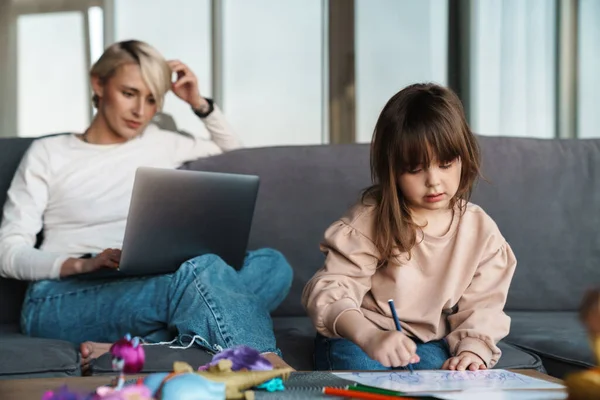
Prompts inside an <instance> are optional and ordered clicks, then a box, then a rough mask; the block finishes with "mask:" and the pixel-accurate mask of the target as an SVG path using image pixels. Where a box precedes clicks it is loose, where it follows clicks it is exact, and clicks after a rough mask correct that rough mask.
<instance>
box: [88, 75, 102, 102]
mask: <svg viewBox="0 0 600 400" xmlns="http://www.w3.org/2000/svg"><path fill="white" fill-rule="evenodd" d="M91 81H92V90H93V91H94V94H95V95H96V96H98V97H100V98H102V96H104V82H103V81H102V79H100V77H99V76H98V75H92V77H91Z"/></svg>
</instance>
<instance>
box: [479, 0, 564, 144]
mask: <svg viewBox="0 0 600 400" xmlns="http://www.w3.org/2000/svg"><path fill="white" fill-rule="evenodd" d="M555 9H556V0H526V1H524V0H477V1H474V2H473V9H472V15H471V18H472V19H471V21H472V25H471V28H472V31H471V48H472V55H471V74H472V75H471V117H470V122H471V127H472V129H473V130H474V131H475V132H476V133H480V134H484V135H494V136H498V135H500V136H531V137H540V138H551V137H554V136H555V112H554V102H555V95H554V93H555V70H556V68H555V59H556V57H555V53H556V52H555V43H556V40H555V32H556V28H555V26H556V23H555V21H556V17H555V16H556V11H555Z"/></svg>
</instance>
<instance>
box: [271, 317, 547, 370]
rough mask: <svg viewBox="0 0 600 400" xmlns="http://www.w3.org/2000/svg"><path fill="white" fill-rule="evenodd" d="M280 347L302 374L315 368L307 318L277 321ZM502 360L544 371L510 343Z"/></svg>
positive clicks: (503, 344) (507, 365) (506, 365)
mask: <svg viewBox="0 0 600 400" xmlns="http://www.w3.org/2000/svg"><path fill="white" fill-rule="evenodd" d="M273 327H274V330H275V336H276V337H277V346H279V348H280V349H281V351H282V352H283V359H284V360H285V361H286V362H287V363H288V364H290V365H291V366H292V367H294V368H295V369H297V370H300V371H311V370H312V369H313V352H314V339H315V334H316V332H315V329H314V328H313V326H312V323H311V322H310V319H309V318H307V317H278V318H275V319H273ZM499 347H500V349H501V350H502V357H500V361H499V362H498V364H497V365H496V368H502V369H506V368H523V369H536V370H538V371H541V372H543V371H544V369H543V366H542V362H541V360H540V358H539V357H538V356H537V355H535V354H532V353H531V352H528V351H524V350H522V349H520V348H518V347H516V346H513V345H511V344H509V343H506V342H500V344H499Z"/></svg>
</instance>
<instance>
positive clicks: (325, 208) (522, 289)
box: [0, 137, 600, 379]
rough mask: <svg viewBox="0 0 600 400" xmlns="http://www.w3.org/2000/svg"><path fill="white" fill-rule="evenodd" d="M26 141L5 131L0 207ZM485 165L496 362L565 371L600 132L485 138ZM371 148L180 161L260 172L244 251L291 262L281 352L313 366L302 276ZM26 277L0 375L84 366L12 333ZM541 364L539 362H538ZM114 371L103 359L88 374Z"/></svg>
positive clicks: (0, 353) (575, 334) (184, 354)
mask: <svg viewBox="0 0 600 400" xmlns="http://www.w3.org/2000/svg"><path fill="white" fill-rule="evenodd" d="M30 142H31V140H30V139H24V138H21V139H16V138H14V139H0V204H3V203H4V201H5V196H6V190H7V188H8V186H9V184H10V181H11V178H12V175H13V173H14V170H15V168H16V166H17V164H18V162H19V160H20V158H21V156H22V154H23V152H24V151H25V150H26V149H27V147H28V146H29V144H30ZM480 142H481V145H482V148H483V153H484V157H485V164H484V171H483V172H484V174H485V176H486V178H487V179H488V180H489V183H486V182H482V183H480V184H479V185H478V187H477V189H476V193H475V194H474V198H473V201H474V202H476V203H478V204H480V205H481V206H483V207H484V208H485V209H486V210H487V211H488V213H489V214H491V216H492V217H493V218H494V219H495V220H496V221H497V223H498V225H499V226H500V229H501V230H502V232H503V233H504V235H505V236H506V237H507V239H508V240H509V242H510V243H511V245H512V246H513V248H514V251H515V253H516V255H517V258H518V261H519V263H518V267H517V272H516V275H515V278H514V281H513V284H512V287H511V290H510V293H509V300H508V305H507V310H508V313H509V314H510V316H511V317H512V321H513V322H512V328H511V334H510V336H509V337H508V338H507V339H506V340H504V341H503V342H502V343H501V348H502V349H503V351H504V355H503V357H502V359H501V361H500V363H499V365H498V367H499V368H534V369H537V370H540V371H544V370H547V371H548V372H549V373H550V374H552V375H555V376H558V377H561V376H563V375H564V374H565V373H566V372H568V371H571V370H575V369H581V368H584V367H587V366H590V365H591V364H592V362H593V360H592V353H591V350H590V349H589V347H588V342H587V339H586V336H585V332H584V330H583V328H582V327H581V326H580V324H579V322H578V321H577V314H576V309H577V307H578V304H579V299H580V298H581V295H582V293H583V291H584V290H585V289H586V288H588V287H590V286H592V285H594V284H598V283H599V282H600V269H598V268H597V265H596V264H597V262H598V260H600V235H599V234H598V228H597V227H598V226H600V213H598V212H595V211H597V210H596V209H595V207H596V204H598V202H600V157H599V156H600V148H599V146H600V140H598V141H596V140H588V141H558V140H548V141H545V140H534V139H515V138H512V139H509V138H489V137H481V138H480ZM368 153H369V152H368V145H360V144H356V145H339V146H333V145H330V146H298V147H273V148H258V149H243V150H238V151H235V152H232V153H228V154H225V155H221V156H216V157H212V158H207V159H201V160H197V161H194V162H191V163H189V164H187V165H185V166H183V167H182V168H185V169H196V170H207V171H222V172H236V173H250V174H257V175H259V176H260V177H261V187H260V191H259V197H258V201H257V208H256V213H255V218H254V223H253V227H252V232H251V238H250V244H249V247H250V248H258V247H264V246H268V247H273V248H276V249H278V250H280V251H282V252H283V253H284V254H285V255H286V256H287V258H288V259H289V261H290V262H291V264H292V265H293V267H294V271H295V277H294V283H293V287H292V290H291V292H290V294H289V296H288V297H287V299H286V300H285V301H284V303H283V304H282V305H281V306H280V307H279V309H277V310H276V311H275V312H274V314H273V321H274V329H275V332H276V336H277V340H278V345H279V347H280V348H281V349H282V351H283V353H284V358H285V360H286V361H287V362H289V363H290V364H291V365H292V366H293V367H295V368H297V369H299V370H310V369H312V349H313V338H314V330H313V328H312V326H311V323H310V321H309V320H308V319H307V317H306V316H305V312H304V310H303V308H302V307H301V305H300V293H301V291H302V288H303V286H304V284H305V283H306V281H307V280H308V279H309V278H310V277H311V276H312V274H313V273H314V272H315V270H316V269H317V268H319V267H320V265H321V264H322V261H323V256H322V254H321V253H320V252H319V249H318V243H319V241H320V240H321V238H322V235H323V232H324V229H325V228H326V227H327V226H328V225H329V224H330V223H331V222H332V221H334V220H335V219H336V218H338V217H339V216H340V215H341V213H343V212H344V210H345V209H346V207H348V206H350V205H351V204H352V203H353V201H354V200H355V199H356V198H357V196H358V195H359V192H360V190H361V189H362V188H364V187H365V186H367V185H368V184H369V183H370V177H369V167H368V165H369V160H368V157H369V154H368ZM25 288H26V285H25V283H23V282H17V281H12V280H7V279H0V304H1V307H0V360H2V362H0V378H4V379H6V378H20V377H41V376H73V375H79V374H80V373H81V371H80V368H79V354H78V352H77V348H76V346H74V345H73V344H70V343H66V342H62V341H57V340H45V339H39V338H29V337H25V336H23V335H21V334H20V333H19V330H18V322H19V310H20V307H21V302H22V299H23V295H24V290H25ZM148 352H149V354H148V358H147V359H148V362H147V365H146V370H147V371H149V372H150V371H160V370H166V369H168V368H169V367H170V366H171V365H172V361H174V360H176V359H182V360H186V361H188V362H190V363H192V364H196V365H199V364H201V363H204V362H206V361H207V359H208V358H207V355H206V354H204V353H203V352H201V351H199V350H185V351H181V350H172V349H169V348H165V347H154V348H149V349H148ZM542 362H543V364H542ZM109 372H110V364H109V360H108V357H107V356H104V357H100V358H99V359H98V360H97V362H96V363H94V365H93V373H94V374H103V373H109Z"/></svg>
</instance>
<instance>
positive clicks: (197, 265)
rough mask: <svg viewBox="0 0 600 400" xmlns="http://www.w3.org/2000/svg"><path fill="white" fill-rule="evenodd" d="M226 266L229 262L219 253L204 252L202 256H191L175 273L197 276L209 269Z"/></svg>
mask: <svg viewBox="0 0 600 400" xmlns="http://www.w3.org/2000/svg"><path fill="white" fill-rule="evenodd" d="M225 266H227V264H226V263H225V261H223V259H222V258H221V257H219V256H218V255H216V254H203V255H201V256H197V257H194V258H191V259H189V260H187V261H186V262H184V263H183V264H181V266H180V267H179V269H178V270H177V272H175V274H178V275H192V276H197V275H199V274H201V273H203V272H205V271H207V270H211V269H214V268H223V267H225Z"/></svg>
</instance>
